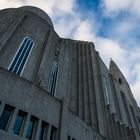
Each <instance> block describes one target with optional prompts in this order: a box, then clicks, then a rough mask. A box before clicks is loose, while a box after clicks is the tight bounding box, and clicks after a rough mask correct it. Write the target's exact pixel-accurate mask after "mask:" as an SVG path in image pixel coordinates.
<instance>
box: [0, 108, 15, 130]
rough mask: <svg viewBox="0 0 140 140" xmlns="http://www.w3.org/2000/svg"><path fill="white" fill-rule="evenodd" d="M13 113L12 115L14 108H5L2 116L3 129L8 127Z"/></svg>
mask: <svg viewBox="0 0 140 140" xmlns="http://www.w3.org/2000/svg"><path fill="white" fill-rule="evenodd" d="M11 115H12V110H11V109H8V108H4V110H3V112H2V115H1V117H0V129H2V130H5V129H6V127H7V124H8V122H9V119H10V116H11Z"/></svg>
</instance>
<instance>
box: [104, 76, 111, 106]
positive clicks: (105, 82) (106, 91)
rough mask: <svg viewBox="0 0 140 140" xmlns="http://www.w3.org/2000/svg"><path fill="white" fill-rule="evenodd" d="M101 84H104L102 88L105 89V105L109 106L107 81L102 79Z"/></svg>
mask: <svg viewBox="0 0 140 140" xmlns="http://www.w3.org/2000/svg"><path fill="white" fill-rule="evenodd" d="M103 82H104V88H105V95H106V101H107V104H109V103H110V101H109V93H108V88H107V81H106V78H105V77H103Z"/></svg>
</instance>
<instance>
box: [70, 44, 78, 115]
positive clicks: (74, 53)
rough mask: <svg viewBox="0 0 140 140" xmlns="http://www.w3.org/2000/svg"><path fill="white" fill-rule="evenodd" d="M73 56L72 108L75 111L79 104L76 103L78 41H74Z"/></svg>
mask: <svg viewBox="0 0 140 140" xmlns="http://www.w3.org/2000/svg"><path fill="white" fill-rule="evenodd" d="M71 57H72V65H71V73H72V80H71V81H72V82H71V99H70V102H71V109H72V111H73V112H75V113H76V112H77V106H76V105H77V104H76V100H77V99H76V98H77V89H78V88H77V82H78V79H77V60H76V59H77V48H76V43H74V42H73V46H72V52H71Z"/></svg>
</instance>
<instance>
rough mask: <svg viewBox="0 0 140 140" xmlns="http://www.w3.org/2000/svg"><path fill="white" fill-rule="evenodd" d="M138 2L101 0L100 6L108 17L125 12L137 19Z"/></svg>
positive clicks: (136, 0) (130, 0)
mask: <svg viewBox="0 0 140 140" xmlns="http://www.w3.org/2000/svg"><path fill="white" fill-rule="evenodd" d="M139 5H140V1H139V0H103V3H102V6H103V7H104V8H105V10H106V13H107V14H109V15H112V14H116V13H119V12H120V11H127V12H129V13H131V14H133V15H136V16H137V17H139V16H140V8H139Z"/></svg>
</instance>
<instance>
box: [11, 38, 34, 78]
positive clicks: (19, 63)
mask: <svg viewBox="0 0 140 140" xmlns="http://www.w3.org/2000/svg"><path fill="white" fill-rule="evenodd" d="M32 47H33V40H32V38H30V37H26V38H24V39H23V41H22V43H21V45H20V48H19V49H18V50H17V53H16V55H15V57H14V58H13V61H12V62H11V65H10V67H9V70H10V71H12V72H14V73H16V74H18V75H21V72H22V71H23V69H24V66H25V64H26V61H27V58H28V57H29V55H30V52H31V50H32Z"/></svg>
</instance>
